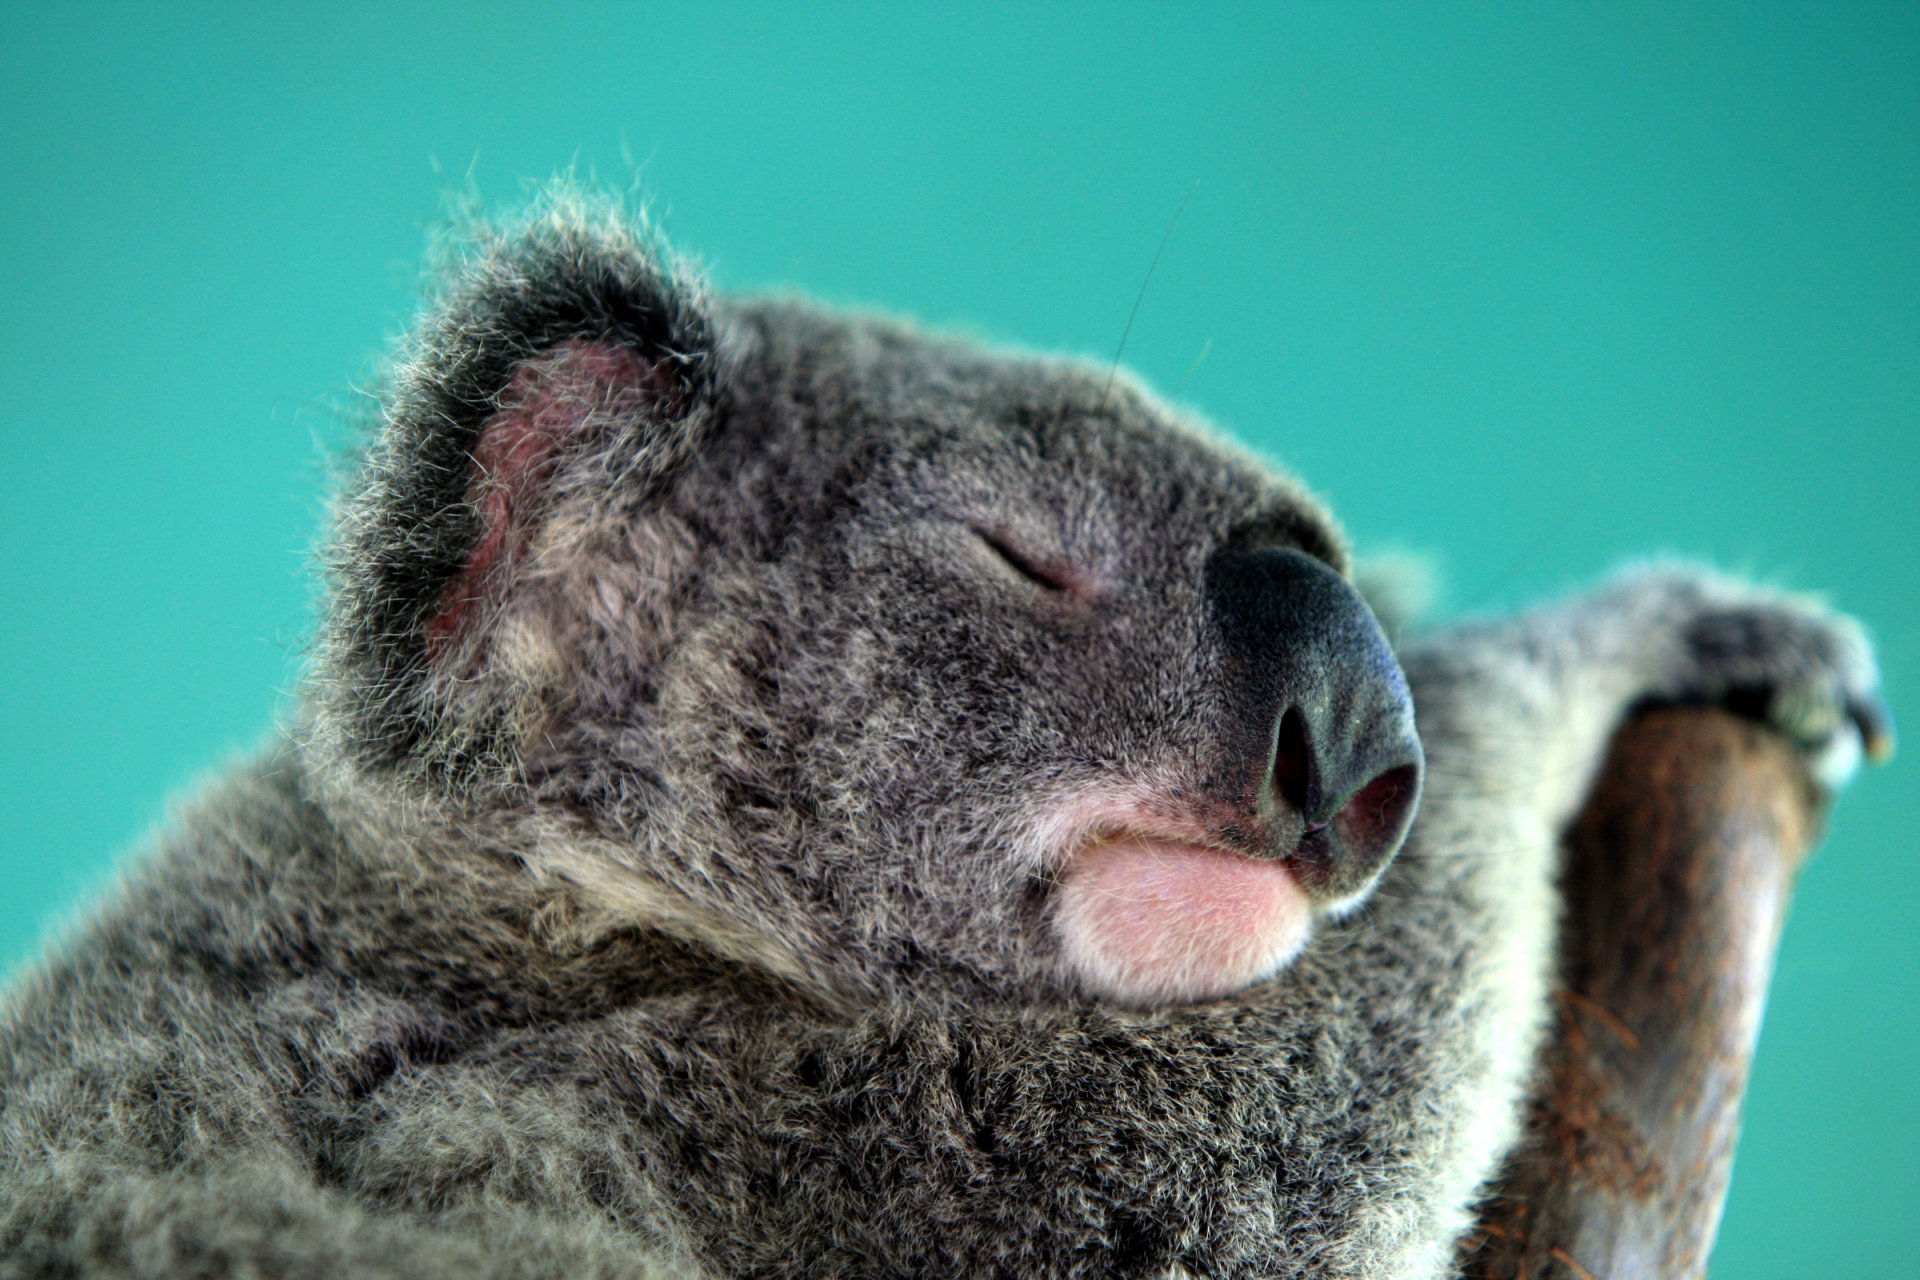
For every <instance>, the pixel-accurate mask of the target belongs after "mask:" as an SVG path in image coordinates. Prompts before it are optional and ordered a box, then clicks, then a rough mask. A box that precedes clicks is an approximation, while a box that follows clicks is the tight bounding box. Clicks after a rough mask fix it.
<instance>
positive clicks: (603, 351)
mask: <svg viewBox="0 0 1920 1280" xmlns="http://www.w3.org/2000/svg"><path fill="white" fill-rule="evenodd" d="M672 386H673V381H672V373H671V370H670V368H669V366H668V363H667V362H666V361H662V362H660V363H659V364H655V365H651V366H648V365H645V364H643V363H642V362H641V360H640V357H639V356H638V355H636V354H635V353H634V352H633V351H631V350H629V349H628V348H626V347H621V346H614V345H611V344H607V343H595V342H583V341H574V342H568V343H564V344H562V345H561V346H558V347H555V348H554V349H553V350H552V351H550V352H548V353H547V354H546V355H544V356H542V357H540V358H538V359H536V360H533V361H530V362H528V363H527V364H525V365H522V366H521V367H520V368H519V369H518V370H517V371H516V372H515V373H514V375H513V380H512V381H511V382H509V383H508V384H507V387H506V390H505V391H503V392H502V393H501V395H500V409H499V411H498V412H497V413H495V414H494V415H493V416H492V417H491V418H489V419H487V422H486V425H485V426H483V427H482V428H481V429H480V439H479V441H478V442H477V443H476V444H475V445H474V450H473V461H474V473H473V479H472V481H471V482H470V483H469V484H468V486H467V500H468V501H469V502H471V503H472V504H473V505H474V508H475V509H476V510H477V511H478V512H479V514H480V530H481V531H480V540H479V541H478V542H477V543H476V544H475V545H474V548H473V550H472V552H470V553H469V554H468V556H467V562H466V564H465V565H463V566H462V567H461V570H460V575H459V576H458V577H457V578H455V579H454V580H453V582H451V583H450V584H448V587H447V591H446V594H445V595H443V596H442V597H441V600H440V611H439V612H438V613H436V614H435V615H434V616H433V618H432V619H431V620H430V621H429V622H428V623H427V655H428V657H429V659H438V658H439V657H440V655H441V654H442V653H443V652H444V651H445V650H446V648H447V646H448V644H449V643H450V642H451V641H452V639H453V638H454V636H455V635H456V634H457V633H458V632H459V630H460V626H461V623H462V622H463V621H464V620H465V618H466V616H467V614H468V611H469V610H470V608H471V607H472V605H473V604H474V602H475V601H477V600H480V599H481V598H483V597H484V596H485V594H486V588H487V579H488V578H489V576H490V575H491V574H492V572H493V569H494V566H495V565H497V564H499V563H500V561H501V560H502V559H504V558H505V557H506V554H507V552H508V551H509V550H518V549H519V548H520V547H522V546H523V545H524V544H525V543H526V540H527V537H528V526H527V522H526V520H525V518H524V516H525V513H526V511H527V509H528V507H529V505H530V503H531V500H532V499H533V498H534V497H535V496H536V495H537V494H538V493H539V490H540V486H541V484H542V483H543V482H544V481H545V479H546V477H547V474H548V472H549V471H550V470H551V467H552V463H553V459H554V455H555V454H556V453H557V452H559V450H560V448H561V446H562V445H563V444H565V443H566V442H567V441H569V440H570V439H572V438H573V437H575V436H577V435H579V434H580V432H581V429H582V428H583V427H584V426H585V425H586V423H587V421H588V419H589V417H590V416H591V415H592V414H593V413H594V412H595V411H597V410H602V409H608V408H616V409H617V408H624V407H629V406H631V407H632V408H634V409H642V408H648V407H657V406H659V405H660V404H661V403H662V402H663V401H664V400H666V399H667V398H668V397H669V396H670V394H671V390H672Z"/></svg>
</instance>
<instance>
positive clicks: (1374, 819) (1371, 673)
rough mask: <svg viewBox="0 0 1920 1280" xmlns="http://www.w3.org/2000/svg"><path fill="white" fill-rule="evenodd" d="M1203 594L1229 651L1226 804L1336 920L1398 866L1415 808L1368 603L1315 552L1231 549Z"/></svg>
mask: <svg viewBox="0 0 1920 1280" xmlns="http://www.w3.org/2000/svg"><path fill="white" fill-rule="evenodd" d="M1207 594H1208V598H1209V602H1210V604H1211V606H1212V609H1213V615H1214V620H1215V623H1216V625H1217V627H1218V630H1219V636H1220V641H1221V645H1222V650H1223V662H1222V673H1223V676H1224V680H1225V688H1224V689H1223V690H1222V694H1221V705H1222V706H1223V707H1224V708H1225V712H1226V715H1225V719H1226V724H1225V726H1224V730H1225V732H1224V735H1223V737H1224V746H1225V748H1226V756H1225V758H1224V760H1223V762H1222V763H1223V768H1224V776H1223V778H1222V781H1223V784H1224V785H1223V790H1225V791H1227V793H1228V794H1230V795H1231V796H1232V797H1233V801H1234V808H1235V811H1236V812H1237V813H1239V814H1242V815H1244V819H1243V820H1244V821H1246V822H1247V823H1248V826H1249V828H1250V829H1249V830H1248V832H1247V835H1248V836H1249V838H1250V842H1251V843H1254V844H1257V845H1258V846H1260V849H1261V851H1262V852H1263V853H1264V854H1265V855H1266V856H1270V857H1276V858H1279V859H1281V860H1283V861H1285V862H1286V863H1287V864H1288V866H1289V867H1290V868H1291V869H1292V870H1293V871H1294V873H1295V874H1296V875H1298V876H1299V877H1300V880H1301V883H1302V885H1303V886H1305V887H1306V889H1307V891H1308V893H1309V894H1310V895H1311V896H1312V897H1313V898H1314V899H1316V900H1317V901H1318V902H1320V903H1321V904H1322V905H1323V906H1333V907H1338V906H1340V905H1342V904H1343V903H1345V902H1346V901H1348V900H1350V899H1352V898H1354V897H1355V896H1356V895H1358V894H1360V893H1362V892H1363V891H1364V890H1366V889H1367V887H1368V886H1370V885H1371V884H1372V883H1373V880H1374V877H1375V876H1377V875H1378V874H1379V872H1380V870H1381V868H1383V867H1385V866H1386V864H1387V863H1388V861H1390V860H1391V859H1392V857H1393V855H1394V854H1395V853H1396V852H1397V851H1398V850H1399V848H1400V844H1401V842H1402V841H1403V840H1404V839H1405V838H1406V834H1407V828H1408V827H1409V826H1410V825H1411V824H1412V821H1413V813H1414V809H1415V807H1416V805H1417V804H1418V803H1419V797H1420V780H1421V772H1422V769H1423V757H1422V753H1421V750H1420V739H1419V736H1418V734H1417V733H1416V732H1415V729H1414V716H1413V699H1412V697H1411V696H1410V694H1409V693H1408V690H1407V681H1406V677H1405V676H1404V675H1403V674H1402V673H1401V670H1400V664H1399V662H1398V661H1397V660H1396V659H1395V658H1394V656H1393V650H1392V648H1391V647H1390V646H1389V645H1388V644H1387V638H1386V636H1385V635H1384V634H1382V632H1381V630H1380V625H1379V623H1378V622H1376V621H1375V620H1374V617H1373V613H1372V611H1371V610H1370V609H1368V608H1367V605H1366V602H1365V601H1364V600H1362V599H1361V598H1360V595H1359V593H1358V592H1356V591H1355V590H1354V589H1353V587H1352V586H1350V585H1349V584H1348V583H1347V581H1346V580H1345V579H1344V578H1342V577H1341V576H1340V575H1339V574H1337V573H1335V572H1334V571H1333V570H1332V569H1331V568H1329V567H1328V566H1327V565H1326V564H1325V563H1324V562H1323V561H1320V560H1318V559H1315V558H1314V557H1312V556H1309V555H1307V554H1306V553H1305V552H1301V551H1296V550H1291V549H1282V548H1274V547H1260V548H1253V549H1239V548H1234V547H1228V548H1224V549H1222V550H1220V551H1218V552H1216V553H1214V555H1213V556H1212V557H1211V558H1210V559H1209V561H1208V564H1207Z"/></svg>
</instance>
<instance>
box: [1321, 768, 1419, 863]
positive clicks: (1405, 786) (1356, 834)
mask: <svg viewBox="0 0 1920 1280" xmlns="http://www.w3.org/2000/svg"><path fill="white" fill-rule="evenodd" d="M1419 796H1420V767H1419V766H1418V765H1411V764H1403V765H1400V766H1399V767H1398V768H1394V769H1389V770H1387V771H1386V772H1385V773H1383V774H1381V775H1380V776H1379V777H1377V778H1375V779H1374V780H1373V781H1372V782H1369V783H1368V784H1367V785H1366V786H1364V787H1362V788H1360V790H1359V791H1357V792H1355V793H1354V795H1353V798H1352V799H1351V800H1348V801H1347V803H1346V804H1345V805H1343V806H1342V807H1341V809H1340V812H1339V813H1337V814H1335V815H1334V817H1333V826H1334V830H1335V832H1336V834H1338V835H1339V837H1340V843H1341V844H1342V845H1344V846H1345V847H1346V848H1347V849H1348V850H1349V851H1351V852H1352V853H1353V854H1354V855H1355V856H1356V857H1360V858H1375V857H1380V856H1383V855H1385V854H1386V853H1388V852H1390V851H1391V850H1392V849H1393V847H1394V845H1395V844H1397V843H1398V842H1399V840H1400V837H1401V836H1402V835H1404V834H1405V833H1406V827H1407V820H1408V819H1409V818H1411V817H1412V816H1413V806H1414V803H1415V801H1416V800H1418V798H1419Z"/></svg>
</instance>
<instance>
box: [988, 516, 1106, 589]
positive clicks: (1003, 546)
mask: <svg viewBox="0 0 1920 1280" xmlns="http://www.w3.org/2000/svg"><path fill="white" fill-rule="evenodd" d="M974 533H975V534H976V535H977V536H978V537H979V539H980V541H981V542H983V543H985V544H986V546H987V549H988V550H989V551H991V552H993V554H994V555H996V556H998V557H1000V559H1001V561H1002V562H1003V563H1004V564H1006V566H1007V567H1008V568H1009V569H1012V570H1013V571H1014V572H1015V573H1017V574H1019V575H1020V576H1021V577H1023V578H1025V579H1026V580H1027V581H1028V582H1031V583H1033V584H1034V585H1035V586H1037V587H1040V588H1042V589H1044V590H1047V591H1051V592H1056V593H1058V594H1060V595H1069V594H1072V593H1073V592H1074V591H1075V590H1076V589H1077V588H1078V587H1079V585H1080V584H1079V580H1078V579H1077V578H1076V577H1075V576H1074V575H1073V574H1071V573H1069V572H1067V571H1065V570H1062V569H1059V568H1056V567H1054V566H1052V565H1048V564H1044V563H1042V562H1041V561H1038V560H1035V559H1034V558H1033V557H1032V556H1030V555H1028V554H1027V553H1026V552H1024V551H1022V550H1021V549H1020V548H1019V547H1017V546H1015V545H1014V544H1013V543H1012V542H1011V541H1009V540H1008V539H1007V537H1006V535H1004V534H1000V533H995V532H993V531H992V530H988V529H975V530H974Z"/></svg>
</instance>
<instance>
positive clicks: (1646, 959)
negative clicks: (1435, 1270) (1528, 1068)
mask: <svg viewBox="0 0 1920 1280" xmlns="http://www.w3.org/2000/svg"><path fill="white" fill-rule="evenodd" d="M1818 818H1819V804H1818V795H1817V792H1816V791H1815V789H1814V787H1813V785H1812V783H1811V781H1810V780H1809V779H1808V777H1807V773H1806V769H1805V767H1804V765H1803V764H1802V763H1801V761H1800V759H1799V757H1798V756H1797V754H1796V753H1795V752H1794V750H1793V749H1792V748H1791V747H1789V746H1788V745H1787V744H1786V743H1785V742H1784V741H1783V740H1781V739H1780V738H1778V737H1777V736H1776V735H1774V734H1772V733H1770V732H1768V731H1767V730H1765V729H1763V728H1761V727H1760V726H1758V725H1756V724H1753V723H1751V722H1749V721H1745V720H1740V719H1736V718H1735V717H1733V716H1730V715H1727V714H1725V713H1722V712H1718V711H1710V710H1702V709H1687V710H1669V711H1654V712H1648V713H1647V714H1645V715H1642V716H1640V717H1638V718H1637V719H1635V720H1634V721H1633V722H1632V723H1630V724H1629V725H1628V726H1627V727H1626V728H1624V729H1622V730H1621V732H1620V734H1619V736H1618V737H1617V738H1616V739H1615V741H1614V744H1613V750H1612V753H1611V755H1610V756H1609V759H1608V764H1607V767H1606V769H1605V771H1604V773H1603V775H1602V777H1601V779H1600V782H1599V783H1598V785H1597V786H1596V787H1595V790H1594V795H1593V798H1592V799H1591V800H1590V801H1589V802H1588V804H1587V807H1586V809H1585V811H1584V812H1583V813H1582V815H1581V817H1580V820H1579V822H1578V823H1577V824H1576V826H1575V827H1574V830H1573V831H1572V833H1571V834H1570V835H1569V837H1568V840H1567V865H1566V870H1565V872H1564V876H1563V883H1564V884H1565V888H1566V897H1567V903H1568V907H1567V918H1566V923H1565V932H1564V935H1563V939H1562V948H1561V975H1562V982H1563V984H1564V989H1563V990H1562V991H1561V993H1560V999H1559V1001H1558V1002H1557V1006H1556V1009H1555V1017H1556V1026H1555V1032H1554V1034H1553V1035H1552V1037H1551V1039H1550V1041H1549V1044H1548V1048H1547V1053H1546V1058H1545V1061H1544V1062H1543V1064H1542V1076H1541V1086H1540V1094H1539V1096H1538V1097H1537V1098H1536V1099H1535V1101H1534V1106H1533V1111H1532V1114H1531V1116H1530V1118H1529V1121H1528V1128H1527V1136H1526V1139H1525V1141H1524V1143H1523V1145H1522V1147H1521V1149H1520V1151H1519V1152H1518V1153H1517V1154H1516V1156H1515V1157H1514V1159H1513V1160H1512V1161H1511V1162H1510V1163H1509V1166H1508V1168H1507V1171H1506V1174H1505V1176H1504V1177H1503V1178H1502V1179H1501V1180H1500V1182H1499V1184H1498V1185H1497V1187H1496V1188H1495V1192H1494V1195H1493V1197H1492V1198H1491V1199H1490V1200H1489V1201H1488V1202H1487V1204H1486V1206H1485V1208H1484V1210H1483V1213H1482V1216H1481V1221H1480V1224H1479V1227H1478V1229H1477V1230H1476V1231H1474V1232H1473V1233H1472V1234H1471V1235H1470V1236H1469V1238H1468V1243H1467V1246H1466V1248H1467V1249H1468V1253H1467V1255H1466V1258H1465V1261H1464V1270H1463V1274H1464V1275H1465V1276H1466V1277H1469V1280H1516V1278H1517V1277H1520V1276H1528V1277H1532V1280H1638V1278H1640V1277H1647V1278H1649V1280H1687V1278H1688V1277H1696V1276H1700V1275H1703V1274H1704V1273H1705V1271H1706V1264H1707V1255H1708V1253H1709V1251H1710V1250H1711V1249H1712V1247H1713V1237H1714V1231H1715V1229H1716V1228H1717V1227H1718V1226H1719V1222H1720V1208H1721V1205H1722V1203H1723V1202H1724V1200H1725V1198H1726V1192H1727V1177H1728V1174H1729V1172H1730V1171H1731V1168H1732V1164H1733V1146H1734V1139H1735V1137H1736V1136H1737V1133H1738V1129H1739V1117H1740V1097H1741V1094H1742V1093H1743V1092H1744V1091H1745V1089H1746V1083H1747V1068H1748V1064H1749V1063H1750V1062H1751V1061H1752V1057H1753V1046H1754V1039H1755V1037H1756V1035H1757V1034H1758V1032H1759V1026H1760V1011H1761V1007H1762V1005H1763V1004H1764V1002H1765V999H1766V991H1767V981H1768V979H1769V977H1770V976H1771V973H1772V968H1773V955H1774V948H1775V946H1776V944H1777V943H1778V941H1779V936H1780V925H1781V921H1782V919H1783V917H1784V915H1785V911H1786V905H1787V901H1788V898H1789V897H1790V895H1791V892H1792V887H1793V878H1794V873H1795V872H1796V871H1797V870H1798V869H1799V866H1800V864H1801V862H1802V861H1803V860H1804V858H1805V855H1806V850H1807V847H1808V845H1809V844H1810V843H1811V841H1812V840H1813V838H1814V837H1815V835H1816V834H1817V824H1818Z"/></svg>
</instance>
